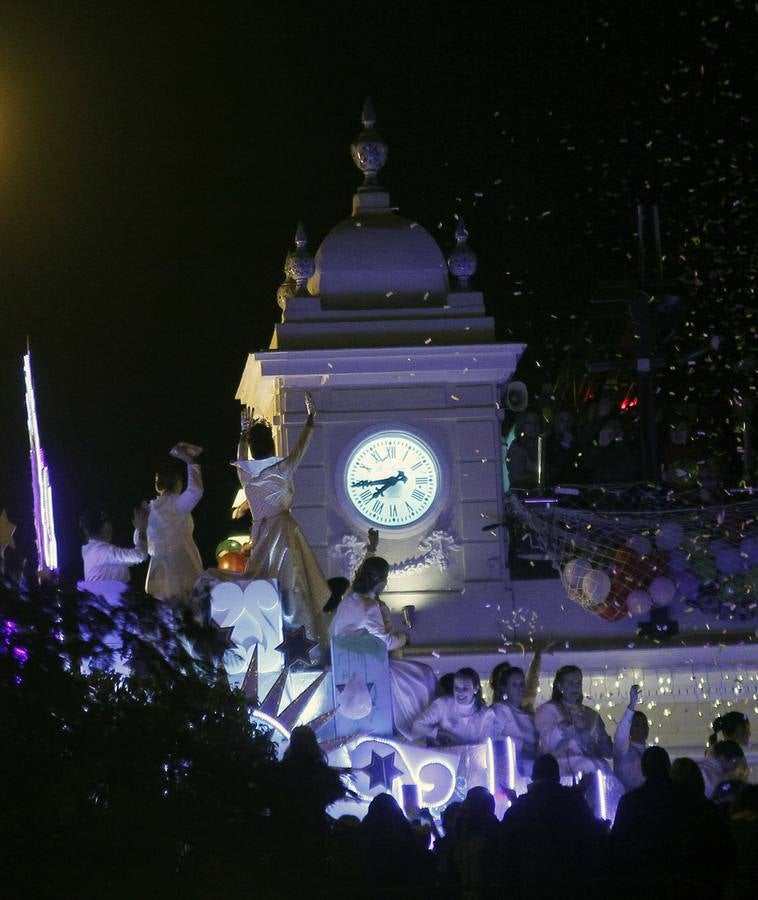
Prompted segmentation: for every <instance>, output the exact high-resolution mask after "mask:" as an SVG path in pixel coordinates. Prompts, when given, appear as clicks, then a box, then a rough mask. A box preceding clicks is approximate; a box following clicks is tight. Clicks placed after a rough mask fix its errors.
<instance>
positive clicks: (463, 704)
mask: <svg viewBox="0 0 758 900" xmlns="http://www.w3.org/2000/svg"><path fill="white" fill-rule="evenodd" d="M491 718H492V711H491V710H490V709H488V708H487V707H486V706H485V705H484V700H483V698H482V685H481V682H480V681H479V675H478V674H477V673H476V671H475V670H474V669H469V668H468V667H467V668H464V669H459V670H458V671H457V672H456V673H455V677H454V679H453V694H452V696H451V697H438V698H437V699H436V700H434V701H433V702H432V703H431V705H430V706H428V707H427V708H426V709H425V710H424V712H422V713H421V715H420V716H419V717H418V718H417V719H416V721H415V722H414V723H413V736H414V737H415V738H426V742H427V744H428V745H429V746H431V747H447V746H449V745H450V744H480V743H481V742H482V741H484V740H486V738H487V737H488V736H489V732H490V727H491Z"/></svg>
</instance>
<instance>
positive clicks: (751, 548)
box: [740, 537, 758, 566]
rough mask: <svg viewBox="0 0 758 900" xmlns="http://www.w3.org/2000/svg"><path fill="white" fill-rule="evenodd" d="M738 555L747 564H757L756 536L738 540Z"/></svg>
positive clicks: (757, 538)
mask: <svg viewBox="0 0 758 900" xmlns="http://www.w3.org/2000/svg"><path fill="white" fill-rule="evenodd" d="M740 556H741V557H742V558H743V560H744V561H745V562H746V563H747V565H748V566H758V537H746V538H743V539H742V540H741V541H740Z"/></svg>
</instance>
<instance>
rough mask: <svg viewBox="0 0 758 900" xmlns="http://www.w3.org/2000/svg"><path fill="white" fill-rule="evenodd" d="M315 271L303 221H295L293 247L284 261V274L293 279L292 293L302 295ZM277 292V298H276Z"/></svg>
mask: <svg viewBox="0 0 758 900" xmlns="http://www.w3.org/2000/svg"><path fill="white" fill-rule="evenodd" d="M315 271H316V263H315V261H314V259H313V257H312V256H311V255H310V253H309V252H308V238H307V237H306V234H305V229H304V228H303V223H302V222H298V223H297V231H296V232H295V249H294V250H291V251H290V252H289V253H288V254H287V259H286V260H285V263H284V274H285V275H286V276H287V278H288V279H289V280H290V281H294V283H295V290H294V295H295V296H298V297H302V296H303V294H305V293H306V285H307V284H308V279H309V278H310V277H311V275H313V273H314V272H315ZM278 296H279V294H278V292H277V299H278Z"/></svg>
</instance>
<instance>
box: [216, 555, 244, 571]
mask: <svg viewBox="0 0 758 900" xmlns="http://www.w3.org/2000/svg"><path fill="white" fill-rule="evenodd" d="M247 561H248V558H247V556H245V554H244V553H239V552H235V551H234V550H230V551H229V552H228V553H225V554H224V555H223V556H222V557H221V559H220V560H219V561H218V567H219V569H222V570H223V571H224V572H239V573H242V572H244V571H245V567H246V566H247Z"/></svg>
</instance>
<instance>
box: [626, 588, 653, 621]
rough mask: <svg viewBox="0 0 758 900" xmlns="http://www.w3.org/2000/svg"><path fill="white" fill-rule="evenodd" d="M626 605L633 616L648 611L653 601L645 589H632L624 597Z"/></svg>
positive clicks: (644, 613) (642, 614) (641, 614)
mask: <svg viewBox="0 0 758 900" xmlns="http://www.w3.org/2000/svg"><path fill="white" fill-rule="evenodd" d="M626 605H627V607H628V608H629V612H630V613H631V614H632V615H633V616H644V615H646V613H648V612H650V607H651V606H652V605H653V601H652V598H651V597H650V594H648V592H647V591H632V593H631V594H629V596H628V597H627V598H626Z"/></svg>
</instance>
